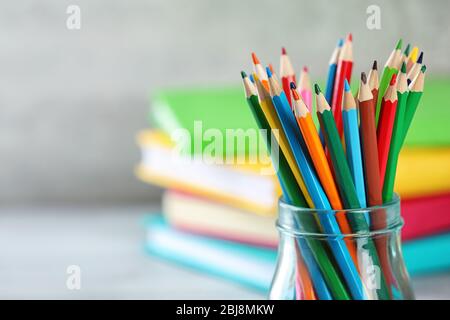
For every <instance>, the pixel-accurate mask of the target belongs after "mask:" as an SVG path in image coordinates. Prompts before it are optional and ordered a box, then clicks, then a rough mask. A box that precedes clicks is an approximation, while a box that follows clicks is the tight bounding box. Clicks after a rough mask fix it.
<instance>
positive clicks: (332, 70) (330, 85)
mask: <svg viewBox="0 0 450 320" xmlns="http://www.w3.org/2000/svg"><path fill="white" fill-rule="evenodd" d="M343 45H344V39H339V41H338V43H337V46H336V48H334V51H333V54H332V55H331V59H330V64H329V67H328V79H327V87H326V89H325V99H326V100H327V102H328V104H329V105H330V106H331V102H332V101H331V100H333V89H334V79H335V78H336V69H337V64H338V59H339V53H340V52H341V48H342V46H343ZM319 137H320V141H321V142H322V145H323V146H324V145H325V139H324V137H323V134H322V131H320V132H319Z"/></svg>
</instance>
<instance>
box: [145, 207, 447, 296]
mask: <svg viewBox="0 0 450 320" xmlns="http://www.w3.org/2000/svg"><path fill="white" fill-rule="evenodd" d="M145 225H146V229H147V239H146V244H145V247H146V250H147V252H148V253H149V254H151V255H154V256H158V257H161V258H164V259H167V260H170V261H172V262H175V263H177V264H180V265H184V266H187V267H190V268H194V269H196V270H199V271H201V272H205V273H208V274H212V275H215V276H218V277H221V278H225V279H228V280H231V281H234V282H237V283H240V284H243V285H245V286H248V287H251V288H254V289H257V290H260V291H264V292H268V290H269V287H270V282H271V280H272V275H273V272H274V270H275V265H276V260H277V251H276V250H274V249H267V248H262V247H256V246H252V245H247V244H242V243H237V242H232V241H226V240H220V239H214V238H209V237H205V236H200V235H194V234H189V233H185V232H182V231H178V230H176V229H173V228H172V227H171V226H169V225H168V224H167V223H166V221H165V220H164V218H163V217H162V216H161V215H150V216H149V217H148V218H146V221H145ZM402 250H403V257H404V259H405V261H406V266H407V269H408V272H409V274H410V275H411V276H415V275H419V274H420V275H421V274H427V273H432V272H439V271H446V270H450V233H447V234H442V235H436V236H432V237H428V238H423V239H418V240H413V241H408V242H406V243H404V244H403V246H402Z"/></svg>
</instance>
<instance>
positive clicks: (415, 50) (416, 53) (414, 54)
mask: <svg viewBox="0 0 450 320" xmlns="http://www.w3.org/2000/svg"><path fill="white" fill-rule="evenodd" d="M418 56H419V48H417V47H414V48H413V49H412V50H411V52H410V53H409V56H408V62H407V63H406V73H408V72H409V71H410V70H411V68H412V66H413V65H414V63H416V61H417V57H418Z"/></svg>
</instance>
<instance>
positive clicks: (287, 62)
mask: <svg viewBox="0 0 450 320" xmlns="http://www.w3.org/2000/svg"><path fill="white" fill-rule="evenodd" d="M270 71H272V70H270ZM272 73H273V71H272ZM280 78H281V83H282V85H283V91H284V94H285V95H286V98H287V99H288V102H289V105H291V106H292V97H291V89H290V88H289V85H290V83H291V82H294V83H296V80H295V71H294V68H293V67H292V63H291V59H289V56H288V55H287V52H286V49H285V48H284V47H283V48H282V49H281V56H280Z"/></svg>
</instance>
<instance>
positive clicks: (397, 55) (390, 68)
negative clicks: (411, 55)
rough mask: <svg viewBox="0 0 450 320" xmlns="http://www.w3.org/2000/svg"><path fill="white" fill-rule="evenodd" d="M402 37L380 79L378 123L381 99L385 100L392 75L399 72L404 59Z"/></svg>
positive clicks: (377, 110) (376, 119)
mask: <svg viewBox="0 0 450 320" xmlns="http://www.w3.org/2000/svg"><path fill="white" fill-rule="evenodd" d="M401 49H402V39H400V40H398V42H397V45H396V46H395V49H394V50H392V52H391V55H390V56H389V58H388V60H387V61H386V64H385V66H384V69H383V74H382V76H381V81H380V88H379V91H378V99H377V104H376V114H375V121H376V123H378V118H379V116H380V108H381V100H383V96H384V93H385V92H386V90H387V88H388V87H389V82H390V81H391V79H392V76H393V75H394V74H396V73H398V68H399V66H400V63H401V61H402V52H401Z"/></svg>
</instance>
